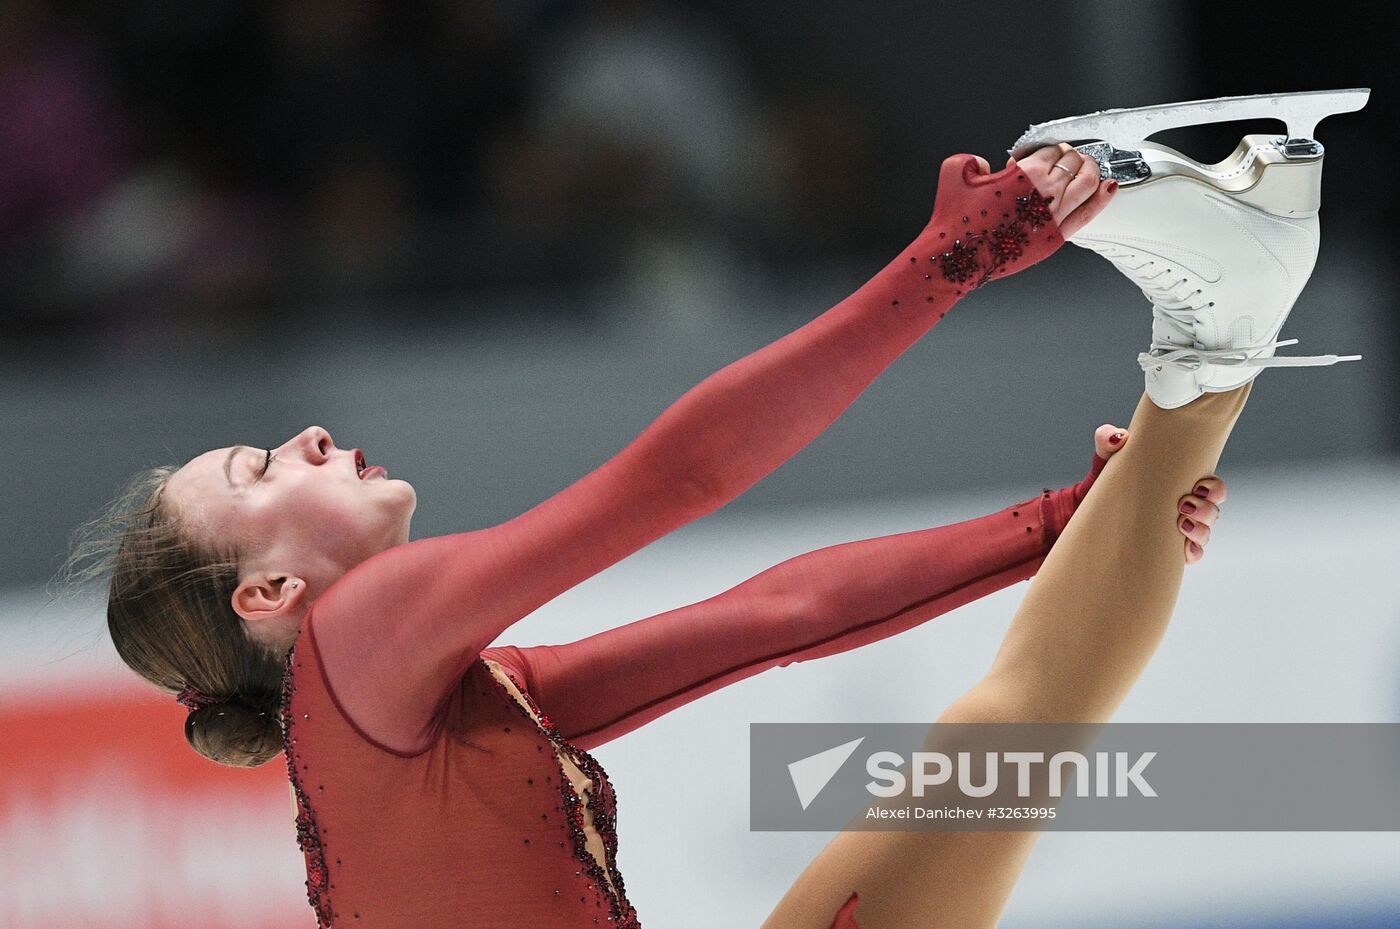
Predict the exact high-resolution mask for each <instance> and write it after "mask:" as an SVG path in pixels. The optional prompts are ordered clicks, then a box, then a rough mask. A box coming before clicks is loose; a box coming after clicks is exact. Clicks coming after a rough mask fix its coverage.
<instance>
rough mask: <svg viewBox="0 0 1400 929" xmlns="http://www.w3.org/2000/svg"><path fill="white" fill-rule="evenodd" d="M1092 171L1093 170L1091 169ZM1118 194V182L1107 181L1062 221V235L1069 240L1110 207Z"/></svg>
mask: <svg viewBox="0 0 1400 929" xmlns="http://www.w3.org/2000/svg"><path fill="white" fill-rule="evenodd" d="M1090 170H1093V169H1092V168H1090ZM1117 193H1118V182H1117V181H1105V182H1104V183H1102V184H1100V185H1099V186H1098V187H1097V188H1095V190H1094V193H1093V195H1092V196H1090V197H1089V199H1088V200H1085V201H1084V202H1083V203H1082V204H1081V205H1080V206H1079V208H1078V209H1076V210H1075V211H1074V212H1073V213H1071V214H1069V215H1068V216H1066V217H1065V218H1064V219H1062V220H1060V235H1062V236H1064V237H1065V238H1067V239H1068V238H1069V237H1070V236H1072V235H1074V234H1075V233H1076V232H1078V231H1079V230H1080V229H1083V228H1084V227H1085V226H1087V225H1088V224H1089V222H1090V220H1092V219H1093V218H1094V217H1095V216H1098V215H1099V214H1100V213H1102V212H1103V211H1104V209H1105V208H1106V207H1107V206H1108V202H1109V201H1110V200H1112V199H1113V197H1114V195H1115V194H1117Z"/></svg>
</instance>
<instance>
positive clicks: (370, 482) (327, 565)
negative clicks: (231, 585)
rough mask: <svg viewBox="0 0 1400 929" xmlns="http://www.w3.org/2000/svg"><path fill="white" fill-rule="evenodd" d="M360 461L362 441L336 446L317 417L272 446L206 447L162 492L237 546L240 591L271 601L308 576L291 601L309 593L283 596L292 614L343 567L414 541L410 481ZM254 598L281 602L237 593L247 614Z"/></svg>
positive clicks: (221, 546)
mask: <svg viewBox="0 0 1400 929" xmlns="http://www.w3.org/2000/svg"><path fill="white" fill-rule="evenodd" d="M269 451H270V452H271V461H270V463H269V455H268V453H269ZM361 461H363V459H362V457H361V456H360V455H359V453H358V450H355V449H340V448H336V446H335V443H334V442H333V441H332V440H331V436H330V433H328V432H327V431H326V430H324V429H322V428H321V427H319V426H311V427H310V428H308V429H305V430H303V431H302V432H300V433H298V434H297V435H295V436H293V437H292V438H291V439H289V440H288V441H287V442H285V443H283V444H282V445H280V446H278V447H276V448H273V449H270V450H269V449H263V448H255V447H252V446H244V445H235V446H232V447H230V448H218V449H214V450H212V451H208V452H205V453H204V454H202V455H199V456H197V457H195V458H193V459H192V460H190V461H189V462H188V463H187V464H185V466H184V467H182V468H180V470H178V471H176V472H175V473H174V474H173V475H171V477H170V480H169V482H168V483H167V484H166V488H165V492H164V499H165V500H166V501H167V502H169V503H171V504H173V506H174V508H175V512H176V513H178V514H179V516H180V518H181V520H182V522H183V523H184V524H185V526H186V527H187V528H188V531H189V532H191V533H193V534H194V537H195V541H196V542H198V543H201V544H202V545H204V546H207V547H208V548H209V549H210V550H212V551H215V552H220V553H229V552H236V554H237V558H238V567H239V578H240V592H242V583H244V582H251V583H254V584H255V585H259V586H260V587H261V589H262V593H263V594H265V595H266V596H267V597H270V598H272V600H275V599H276V597H277V596H279V595H280V594H281V593H282V588H283V584H285V583H287V582H288V581H289V580H291V579H296V580H298V581H300V582H304V583H298V584H296V585H291V587H290V588H289V590H290V591H299V593H297V594H296V597H294V598H292V600H294V601H302V600H304V601H305V602H289V603H287V604H284V606H288V607H290V609H289V612H291V613H296V612H300V611H301V610H300V608H301V607H304V605H305V603H309V599H310V598H311V597H314V596H316V595H319V594H320V593H321V592H322V591H324V590H325V589H326V587H328V586H329V585H330V584H331V583H333V582H334V581H335V579H336V578H338V577H339V576H340V575H341V574H344V573H345V572H346V571H348V570H350V569H351V568H353V567H354V566H355V565H357V564H359V563H360V562H362V561H364V560H365V559H367V558H369V557H370V556H371V555H374V554H376V553H378V552H381V551H383V550H385V549H387V548H391V547H393V546H395V545H398V544H400V543H403V542H406V541H408V528H409V521H410V520H411V518H412V516H413V509H414V506H415V505H416V503H417V496H416V494H415V493H414V490H413V487H412V485H410V484H409V483H408V482H407V481H402V480H390V479H389V476H388V472H387V471H385V470H384V469H383V468H382V467H377V466H373V465H371V466H370V467H367V468H365V469H363V470H362V469H361V468H360V463H361ZM308 595H309V596H308ZM250 603H251V604H252V605H253V606H269V604H270V605H271V606H272V607H273V608H274V610H273V611H274V612H276V610H277V609H278V606H277V604H276V603H272V602H271V601H269V602H262V601H258V600H256V599H255V600H252V601H248V600H244V601H240V600H239V594H235V603H234V607H235V610H237V611H238V612H239V613H240V615H243V616H244V618H245V619H248V618H251V617H250V616H249V614H248V612H245V609H244V607H249V604H250ZM249 609H250V610H252V607H249ZM255 612H256V611H255ZM261 615H263V613H261V612H259V616H261Z"/></svg>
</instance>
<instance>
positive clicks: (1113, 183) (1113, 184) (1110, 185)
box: [1108, 181, 1118, 193]
mask: <svg viewBox="0 0 1400 929" xmlns="http://www.w3.org/2000/svg"><path fill="white" fill-rule="evenodd" d="M1117 189H1118V182H1117V181H1109V182H1108V192H1109V193H1113V192H1114V191H1115V190H1117Z"/></svg>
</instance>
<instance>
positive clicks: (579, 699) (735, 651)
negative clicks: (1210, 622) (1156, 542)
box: [482, 433, 1121, 749]
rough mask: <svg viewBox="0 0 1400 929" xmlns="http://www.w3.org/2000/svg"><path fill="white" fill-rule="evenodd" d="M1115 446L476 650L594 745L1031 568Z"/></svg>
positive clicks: (925, 615)
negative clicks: (1018, 489)
mask: <svg viewBox="0 0 1400 929" xmlns="http://www.w3.org/2000/svg"><path fill="white" fill-rule="evenodd" d="M1120 434H1121V433H1120ZM1118 447H1121V444H1120V445H1119V446H1118ZM1116 450H1117V448H1116V447H1115V446H1114V445H1113V444H1112V443H1109V442H1108V441H1107V434H1105V435H1104V438H1102V439H1101V440H1100V442H1099V449H1098V451H1097V452H1096V453H1095V455H1094V457H1093V460H1092V462H1091V464H1090V468H1089V472H1088V474H1086V475H1085V477H1084V478H1083V480H1081V481H1079V482H1078V483H1077V484H1072V485H1070V486H1068V487H1063V488H1061V489H1059V490H1056V491H1051V492H1047V493H1043V494H1037V495H1036V496H1035V497H1032V498H1030V499H1029V500H1024V501H1021V502H1020V503H1014V504H1012V505H1010V506H1008V507H1005V508H1004V509H1001V510H999V511H997V512H995V513H989V514H987V515H986V516H980V517H977V518H976V519H969V520H964V521H963V522H959V523H954V524H952V525H948V526H938V527H935V528H932V529H923V530H918V531H915V532H902V533H898V534H896V535H888V536H882V537H880V538H874V539H863V540H861V541H857V542H847V543H844V544H840V545H832V546H829V547H827V548H822V549H818V550H817V551H812V552H807V553H806V554H803V555H798V556H797V557H795V558H790V559H788V560H787V561H784V562H782V563H781V564H778V565H776V566H774V567H772V568H769V569H768V570H767V571H764V572H762V573H761V574H758V575H756V576H754V577H752V578H750V579H749V580H747V581H745V582H743V583H742V584H739V585H738V586H736V587H733V588H731V589H729V590H727V591H725V592H723V593H721V594H719V595H717V596H714V597H711V598H709V599H708V600H703V601H701V602H699V603H692V604H690V605H688V606H683V607H680V608H679V609H675V610H670V611H668V612H665V613H661V614H658V615H656V616H652V617H648V618H646V619H642V620H638V621H636V622H633V623H628V624H627V625H624V626H620V627H618V628H616V629H609V630H606V631H604V632H600V633H598V634H596V635H592V636H589V637H587V638H585V639H580V640H579V641H576V642H568V643H566V644H563V645H538V646H532V647H528V648H519V647H516V646H504V647H500V648H488V649H486V650H484V651H483V652H482V657H484V658H488V659H490V660H492V661H495V662H497V663H499V664H500V665H502V666H503V668H504V669H505V670H506V671H507V672H508V673H510V674H511V675H512V676H513V677H514V678H515V679H516V684H517V686H519V687H520V688H521V689H522V690H524V691H526V692H527V693H529V694H530V695H531V697H532V698H533V699H534V701H535V703H536V704H537V705H538V706H539V707H540V709H541V710H543V711H544V712H546V713H548V714H549V716H550V718H551V720H552V722H553V724H554V726H555V727H556V728H557V729H558V730H559V732H560V734H561V735H562V736H563V737H564V738H566V739H568V740H569V741H570V742H571V743H573V744H575V745H577V746H579V747H580V748H584V749H589V748H593V747H595V746H597V745H600V744H602V743H604V742H607V741H609V740H611V739H615V738H617V737H618V736H620V735H623V734H625V733H627V732H630V731H632V730H633V729H635V728H637V727H638V726H641V725H643V724H645V723H648V722H650V721H651V720H653V719H656V718H657V717H658V716H661V715H663V714H665V713H668V712H670V711H671V710H674V709H676V708H677V707H679V706H683V705H684V704H686V703H689V702H691V701H692V700H696V699H698V698H700V697H702V696H704V695H705V694H708V693H713V692H714V691H716V690H718V689H720V688H721V687H725V686H727V685H729V684H732V683H735V682H736V681H741V680H743V679H745V678H748V677H752V676H753V675H755V674H758V673H759V672H760V671H764V670H767V669H768V668H774V667H784V666H786V665H789V664H791V663H792V662H794V661H806V660H808V659H811V658H821V657H824V656H826V655H834V654H837V653H838V652H844V651H847V650H849V649H852V648H856V647H858V646H861V645H867V644H870V643H871V642H877V641H879V640H881V639H884V638H888V637H889V636H892V635H894V634H896V633H899V632H903V631H904V630H906V629H911V628H913V627H914V626H917V625H920V624H922V623H925V622H927V621H929V620H931V619H933V618H935V617H937V616H941V615H943V614H944V613H946V612H948V611H949V610H953V609H956V608H957V607H959V606H962V605H963V604H965V603H970V602H972V601H973V600H977V599H980V598H981V597H985V596H987V595H988V594H990V593H993V592H995V591H998V590H1001V589H1002V588H1003V587H1007V586H1009V585H1011V584H1014V583H1017V582H1018V581H1023V580H1025V579H1026V578H1028V577H1031V576H1032V575H1034V574H1035V572H1036V570H1037V569H1038V568H1039V567H1040V563H1041V562H1042V561H1043V560H1044V559H1045V555H1046V553H1047V552H1049V551H1050V547H1051V545H1052V544H1053V543H1054V540H1055V539H1056V538H1057V537H1058V536H1059V535H1060V533H1061V532H1063V531H1064V527H1065V526H1066V525H1067V524H1068V523H1069V521H1070V516H1071V515H1072V514H1073V512H1074V509H1075V507H1076V506H1078V504H1079V501H1081V500H1083V499H1084V497H1085V495H1086V494H1087V493H1088V492H1089V488H1090V487H1091V486H1092V485H1093V482H1094V479H1095V478H1096V477H1097V476H1098V474H1099V472H1100V471H1101V470H1102V468H1103V465H1104V463H1105V461H1106V460H1107V456H1109V455H1112V454H1114V453H1115V452H1116Z"/></svg>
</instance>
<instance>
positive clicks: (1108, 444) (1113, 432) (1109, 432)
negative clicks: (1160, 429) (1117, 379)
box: [1094, 423, 1199, 499]
mask: <svg viewBox="0 0 1400 929" xmlns="http://www.w3.org/2000/svg"><path fill="white" fill-rule="evenodd" d="M1127 441H1128V430H1126V429H1120V428H1119V427H1118V426H1114V425H1110V424H1108V423H1105V424H1103V425H1102V426H1100V427H1099V428H1098V429H1096V430H1095V431H1094V454H1096V455H1098V456H1099V457H1100V458H1108V457H1109V456H1111V455H1113V454H1114V453H1115V452H1119V451H1122V450H1123V446H1124V444H1126V443H1127ZM1198 499H1199V498H1198Z"/></svg>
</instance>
